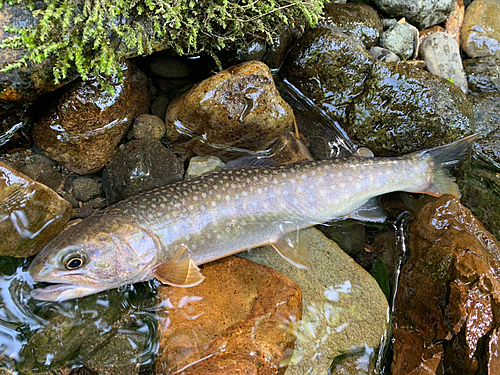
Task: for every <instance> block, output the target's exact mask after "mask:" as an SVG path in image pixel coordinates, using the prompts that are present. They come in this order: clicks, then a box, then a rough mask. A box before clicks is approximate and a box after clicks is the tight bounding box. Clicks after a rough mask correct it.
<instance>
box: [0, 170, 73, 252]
mask: <svg viewBox="0 0 500 375" xmlns="http://www.w3.org/2000/svg"><path fill="white" fill-rule="evenodd" d="M70 216H71V205H70V204H69V202H67V201H66V200H64V199H63V198H61V197H59V195H57V194H56V193H55V192H54V191H53V190H51V189H49V188H48V187H46V186H45V185H42V184H40V183H38V182H35V181H33V180H32V179H30V178H29V177H28V176H25V175H23V174H22V173H19V172H17V171H16V170H14V169H12V168H11V167H9V166H8V165H6V164H4V163H2V162H0V238H1V239H2V241H1V242H0V255H2V256H13V257H28V256H31V255H34V254H36V253H38V252H39V251H40V250H42V248H43V247H44V246H45V245H46V244H47V243H49V241H50V240H51V239H52V238H54V237H55V236H56V235H57V234H58V233H59V232H60V231H61V230H62V229H63V228H64V226H65V225H66V223H67V222H68V220H69V218H70Z"/></svg>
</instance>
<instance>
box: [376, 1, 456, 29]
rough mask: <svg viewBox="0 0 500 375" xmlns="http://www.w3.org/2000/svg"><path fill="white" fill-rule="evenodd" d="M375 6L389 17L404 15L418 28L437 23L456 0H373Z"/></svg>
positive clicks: (453, 5)
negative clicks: (409, 0)
mask: <svg viewBox="0 0 500 375" xmlns="http://www.w3.org/2000/svg"><path fill="white" fill-rule="evenodd" d="M373 2H374V3H375V5H376V7H377V8H378V9H379V10H381V11H382V12H383V13H384V14H386V15H387V16H388V17H391V18H401V17H404V18H406V20H407V21H408V22H410V23H411V24H414V25H415V26H417V27H418V28H419V29H425V28H427V27H430V26H433V25H437V24H438V23H441V22H443V21H444V20H445V19H446V17H448V16H449V15H450V13H451V12H452V11H453V9H455V5H456V0H419V1H411V2H408V1H406V0H374V1H373Z"/></svg>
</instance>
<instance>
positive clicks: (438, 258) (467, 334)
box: [391, 195, 500, 374]
mask: <svg viewBox="0 0 500 375" xmlns="http://www.w3.org/2000/svg"><path fill="white" fill-rule="evenodd" d="M409 252H410V258H409V259H408V261H407V262H406V263H405V265H404V267H403V269H402V271H401V277H400V281H399V287H398V291H397V294H396V297H395V314H394V358H393V363H392V368H391V370H392V373H393V374H408V373H412V372H415V373H416V372H418V371H419V370H422V369H426V371H425V372H421V373H429V374H431V373H443V374H455V373H457V374H458V373H467V374H481V373H487V367H489V366H491V365H493V364H494V363H495V362H498V360H497V359H495V358H491V357H490V358H488V357H489V355H490V353H491V352H490V350H489V349H488V348H489V347H493V346H495V345H496V343H497V338H496V336H495V332H497V330H498V327H499V325H500V318H499V317H498V316H497V312H498V311H499V310H498V309H499V307H500V281H499V276H500V275H499V274H498V270H499V269H500V249H499V247H498V243H497V242H496V240H495V238H494V237H493V236H492V235H491V234H490V233H489V232H488V231H486V229H485V228H484V227H483V226H482V225H481V223H480V222H479V221H478V220H477V219H476V218H475V217H474V216H473V215H472V214H471V212H470V211H469V210H468V209H467V208H465V207H464V206H462V205H461V204H460V201H459V200H458V199H456V198H453V197H450V196H446V195H445V196H442V197H441V198H439V199H438V200H437V201H436V202H432V203H428V204H427V205H426V206H424V207H423V209H422V210H421V211H420V212H419V214H418V215H417V218H416V219H415V221H414V222H413V223H412V224H411V227H410V244H409Z"/></svg>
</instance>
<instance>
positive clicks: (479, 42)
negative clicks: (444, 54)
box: [460, 0, 500, 58]
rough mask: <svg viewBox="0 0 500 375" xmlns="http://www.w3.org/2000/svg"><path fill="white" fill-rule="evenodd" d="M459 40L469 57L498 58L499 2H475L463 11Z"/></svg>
mask: <svg viewBox="0 0 500 375" xmlns="http://www.w3.org/2000/svg"><path fill="white" fill-rule="evenodd" d="M460 38H461V41H462V49H463V51H464V52H465V53H466V54H467V55H468V56H469V57H471V58H476V57H481V56H496V57H497V58H500V0H475V1H474V2H473V3H472V4H471V5H470V6H469V7H468V8H467V9H466V11H465V18H464V22H463V24H462V29H461V31H460Z"/></svg>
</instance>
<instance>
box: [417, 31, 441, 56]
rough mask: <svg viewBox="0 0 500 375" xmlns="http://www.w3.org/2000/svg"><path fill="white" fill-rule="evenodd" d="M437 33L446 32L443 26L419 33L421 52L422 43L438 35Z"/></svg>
mask: <svg viewBox="0 0 500 375" xmlns="http://www.w3.org/2000/svg"><path fill="white" fill-rule="evenodd" d="M437 32H444V29H443V28H442V27H441V26H438V25H436V26H431V27H429V28H428V29H425V30H420V31H419V32H418V46H419V47H418V50H419V51H420V46H421V45H422V42H423V41H424V40H425V38H427V37H428V36H429V35H431V34H434V33H437Z"/></svg>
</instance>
